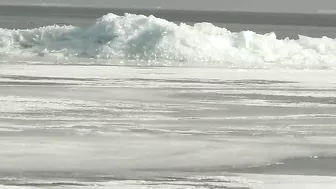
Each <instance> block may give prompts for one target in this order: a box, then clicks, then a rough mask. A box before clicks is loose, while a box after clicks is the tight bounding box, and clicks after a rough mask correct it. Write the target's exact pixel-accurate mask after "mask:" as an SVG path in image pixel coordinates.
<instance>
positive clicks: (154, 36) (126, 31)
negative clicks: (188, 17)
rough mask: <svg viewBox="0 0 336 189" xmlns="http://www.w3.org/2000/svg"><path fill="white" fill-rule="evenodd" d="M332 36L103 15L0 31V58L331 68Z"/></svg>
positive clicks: (335, 47) (334, 56)
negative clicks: (78, 22)
mask: <svg viewBox="0 0 336 189" xmlns="http://www.w3.org/2000/svg"><path fill="white" fill-rule="evenodd" d="M335 52H336V40H335V39H331V38H328V37H323V38H310V37H305V36H299V39H297V40H294V39H289V38H286V39H283V40H279V39H277V37H276V35H275V33H268V34H265V35H261V34H257V33H255V32H253V31H242V32H239V33H234V32H230V31H228V30H227V29H225V28H220V27H216V26H214V25H212V24H210V23H197V24H194V25H193V26H190V25H186V24H183V23H181V24H175V23H173V22H169V21H167V20H164V19H160V18H156V17H154V16H148V17H147V16H143V15H134V14H125V15H124V16H118V15H115V14H112V13H111V14H107V15H105V16H103V17H101V18H99V19H97V21H96V23H94V24H93V25H91V26H90V27H87V28H80V27H76V26H57V25H54V26H46V27H42V28H36V29H29V30H9V29H0V57H1V58H3V57H23V58H27V57H46V56H48V57H49V56H51V57H55V56H56V57H66V58H69V57H78V58H93V59H104V60H116V59H119V60H143V61H157V62H161V61H166V62H167V61H168V62H169V61H171V62H180V63H189V64H197V63H211V64H218V65H239V64H244V65H259V66H265V65H275V64H276V65H285V66H296V67H303V68H305V67H314V66H316V67H320V68H323V67H328V68H333V67H336V66H334V65H336V53H335Z"/></svg>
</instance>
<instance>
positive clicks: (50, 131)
mask: <svg viewBox="0 0 336 189" xmlns="http://www.w3.org/2000/svg"><path fill="white" fill-rule="evenodd" d="M312 75H314V77H312ZM0 77H1V81H0V83H1V86H0V88H1V98H0V101H1V104H2V109H1V116H0V122H1V131H0V135H1V139H0V140H1V142H0V145H1V149H2V151H1V156H0V161H1V162H2V163H1V165H0V170H2V171H1V174H2V175H3V179H4V180H3V181H2V184H5V185H23V186H40V185H42V186H43V187H53V186H58V185H59V186H61V185H62V186H63V185H66V186H67V187H71V185H75V186H76V185H82V184H83V185H85V186H86V185H89V186H88V187H90V185H92V184H97V185H99V186H100V185H102V186H105V185H109V186H107V188H108V187H112V188H123V187H124V188H129V187H131V186H133V187H135V188H138V187H143V188H148V187H152V186H153V185H155V186H157V187H158V188H165V187H166V188H174V187H176V188H180V187H183V186H184V187H186V188H193V187H195V188H211V187H226V186H232V187H243V188H244V187H247V188H259V187H261V188H262V187H263V186H260V182H262V183H264V182H265V183H267V182H270V186H268V187H266V188H272V187H278V185H277V184H274V185H272V182H274V181H269V180H268V179H270V178H272V179H274V178H276V177H275V176H268V175H269V174H272V175H274V174H276V175H277V174H279V175H314V178H315V176H318V175H320V176H332V175H335V172H334V171H333V170H334V168H333V167H331V166H332V165H333V164H334V162H335V159H334V158H333V157H334V155H335V143H336V138H335V129H334V123H335V119H336V117H335V116H336V108H335V106H334V103H335V102H336V99H335V93H336V89H335V88H334V83H335V82H336V77H335V73H334V71H295V70H230V69H212V68H173V67H170V68H163V67H161V68H151V67H143V68H139V67H119V66H115V67H113V66H112V67H108V66H107V67H106V66H62V65H60V66H56V65H34V66H32V65H11V64H3V65H1V74H0ZM294 165H295V166H294ZM243 173H253V174H263V175H264V176H261V175H258V176H254V175H245V174H243ZM106 175H108V176H106ZM186 177H187V178H186ZM297 177H298V176H293V177H288V176H279V179H283V178H290V179H292V178H297ZM298 178H300V179H306V180H304V183H301V184H307V183H310V182H314V181H313V180H311V176H306V177H305V176H300V177H298ZM317 178H320V177H317ZM320 179H333V178H332V177H321V178H320ZM45 182H46V183H45ZM68 182H70V183H68ZM282 182H284V183H287V182H290V180H286V179H285V181H282ZM328 182H329V181H328ZM333 182H334V181H333ZM284 183H283V184H284ZM111 184H112V186H111ZM287 184H290V183H287ZM295 184H298V183H295ZM289 186H291V185H289ZM294 186H295V187H296V185H293V187H294ZM299 186H300V185H299ZM4 187H5V186H4ZM76 187H79V186H76ZM83 187H84V186H83ZM295 187H294V188H295ZM300 187H301V186H300ZM98 188H99V187H98Z"/></svg>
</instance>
